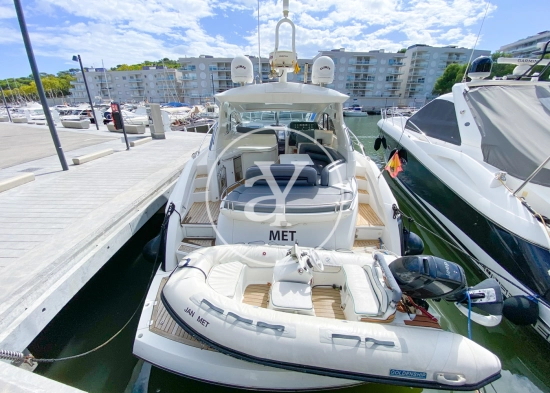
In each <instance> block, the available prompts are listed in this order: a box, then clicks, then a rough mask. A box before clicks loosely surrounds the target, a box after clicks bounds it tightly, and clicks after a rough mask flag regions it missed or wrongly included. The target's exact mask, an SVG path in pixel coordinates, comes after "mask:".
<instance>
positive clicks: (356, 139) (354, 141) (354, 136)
mask: <svg viewBox="0 0 550 393" xmlns="http://www.w3.org/2000/svg"><path fill="white" fill-rule="evenodd" d="M346 131H347V132H348V133H349V134H350V135H351V136H352V137H353V138H352V141H351V142H352V144H354V145H356V146H358V147H359V148H360V149H361V153H362V154H363V157H366V156H367V155H366V154H365V146H364V145H363V144H362V143H361V141H359V138H357V136H356V135H355V134H354V133H353V132H352V131H351V130H350V129H349V127H347V126H346Z"/></svg>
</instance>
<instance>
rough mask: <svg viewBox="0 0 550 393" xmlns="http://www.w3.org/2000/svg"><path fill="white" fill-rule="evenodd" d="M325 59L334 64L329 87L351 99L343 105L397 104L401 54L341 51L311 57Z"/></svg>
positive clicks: (378, 51) (378, 106)
mask: <svg viewBox="0 0 550 393" xmlns="http://www.w3.org/2000/svg"><path fill="white" fill-rule="evenodd" d="M320 56H328V57H330V58H331V59H332V60H333V61H334V65H335V72H334V82H333V83H332V84H330V85H329V86H328V87H331V88H333V89H335V90H338V91H339V92H342V93H344V94H347V95H349V96H350V99H349V101H348V102H347V103H346V105H352V104H358V105H361V106H363V107H364V108H369V109H372V108H377V109H378V108H380V107H381V106H386V105H398V103H399V90H400V87H401V84H402V82H403V71H402V68H403V65H404V63H403V58H404V56H405V55H404V54H403V53H390V52H385V51H384V50H383V49H380V50H373V51H369V52H346V50H345V49H344V48H340V49H333V50H330V51H320V52H319V54H318V55H317V56H315V57H314V58H313V61H315V60H316V59H317V58H318V57H320Z"/></svg>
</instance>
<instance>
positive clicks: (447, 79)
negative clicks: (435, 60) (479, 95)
mask: <svg viewBox="0 0 550 393" xmlns="http://www.w3.org/2000/svg"><path fill="white" fill-rule="evenodd" d="M466 67H467V64H463V65H460V64H456V63H453V64H449V65H448V66H447V68H445V71H444V72H443V75H441V76H440V77H439V78H438V79H437V81H436V82H435V85H434V88H433V90H432V94H434V95H440V94H446V93H450V92H451V91H452V89H453V86H454V84H455V83H459V82H461V81H462V78H463V77H464V73H465V72H466Z"/></svg>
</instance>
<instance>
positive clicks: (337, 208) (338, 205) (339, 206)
mask: <svg viewBox="0 0 550 393" xmlns="http://www.w3.org/2000/svg"><path fill="white" fill-rule="evenodd" d="M356 198H357V193H355V195H354V196H353V198H352V199H351V200H349V201H345V202H333V203H315V204H300V205H294V204H293V205H292V208H293V209H294V208H301V207H315V208H319V207H325V206H328V207H330V206H334V213H337V212H342V211H345V210H350V209H351V207H352V206H353V202H354V201H355V199H356ZM220 202H221V204H220V209H228V210H231V211H235V206H242V207H243V209H244V208H245V207H246V205H247V204H248V203H249V202H238V201H229V200H227V199H225V198H224V199H221V200H220ZM346 205H347V206H348V207H347V208H346V209H343V207H344V206H346ZM254 206H255V205H254ZM264 206H270V205H267V204H266V205H264ZM271 206H273V205H271ZM274 207H275V209H277V208H279V206H277V205H275V206H274ZM286 209H287V206H286V204H284V205H283V206H282V212H277V210H275V211H274V212H271V213H282V214H287V213H286ZM291 214H292V213H291ZM295 214H303V213H295ZM307 214H310V213H307Z"/></svg>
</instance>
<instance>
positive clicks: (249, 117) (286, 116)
mask: <svg viewBox="0 0 550 393" xmlns="http://www.w3.org/2000/svg"><path fill="white" fill-rule="evenodd" d="M277 113H278V117H279V124H280V125H286V126H288V125H289V124H290V122H291V121H306V120H307V119H308V118H309V116H310V113H307V112H290V111H280V112H277V111H253V112H243V113H241V118H242V121H243V123H247V122H250V123H260V124H265V125H273V124H275V121H276V120H277V119H276V116H277Z"/></svg>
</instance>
